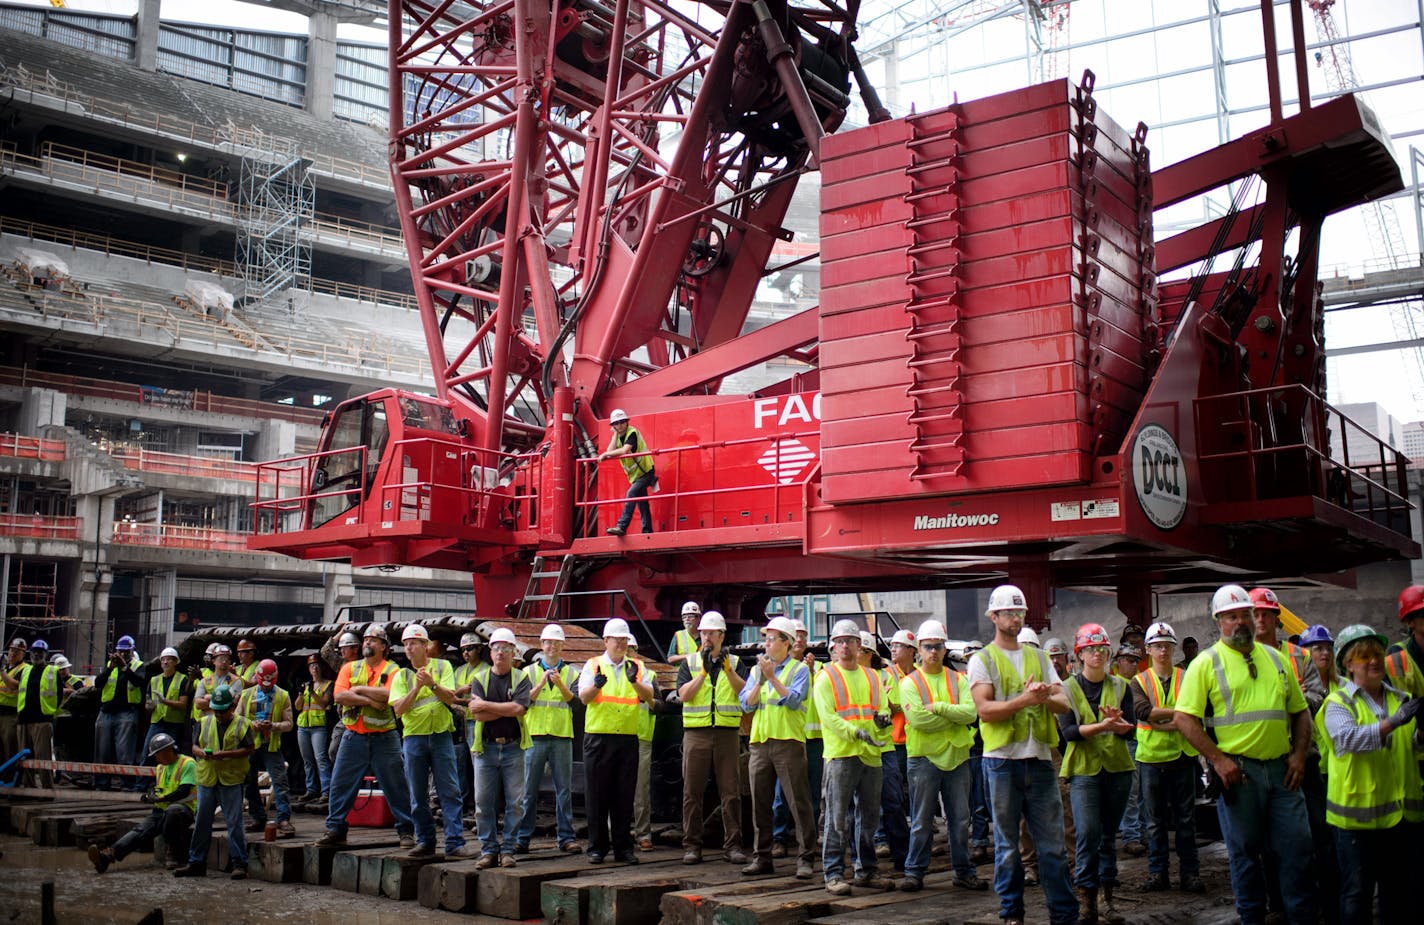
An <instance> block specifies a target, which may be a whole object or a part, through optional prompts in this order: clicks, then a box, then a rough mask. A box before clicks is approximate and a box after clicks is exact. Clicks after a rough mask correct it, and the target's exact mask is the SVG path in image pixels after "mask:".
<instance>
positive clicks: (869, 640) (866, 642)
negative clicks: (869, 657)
mask: <svg viewBox="0 0 1424 925" xmlns="http://www.w3.org/2000/svg"><path fill="white" fill-rule="evenodd" d="M859 635H860V647H861V648H862V649H874V648H875V636H874V635H873V634H872V633H870V632H869V631H868V630H861V631H860V634H859Z"/></svg>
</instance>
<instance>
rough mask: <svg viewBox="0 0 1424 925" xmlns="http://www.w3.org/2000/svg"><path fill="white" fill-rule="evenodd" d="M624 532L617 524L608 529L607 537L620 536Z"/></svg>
mask: <svg viewBox="0 0 1424 925" xmlns="http://www.w3.org/2000/svg"><path fill="white" fill-rule="evenodd" d="M626 532H627V531H626V530H625V529H624V528H622V527H620V526H618V525H617V524H614V525H613V526H611V527H609V528H608V535H609V536H622V535H623V534H624V533H626Z"/></svg>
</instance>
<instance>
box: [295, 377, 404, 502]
mask: <svg viewBox="0 0 1424 925" xmlns="http://www.w3.org/2000/svg"><path fill="white" fill-rule="evenodd" d="M387 400H388V399H385V398H362V399H358V400H356V401H351V402H347V403H346V404H344V405H342V406H341V407H340V408H337V409H336V413H335V415H334V416H333V417H332V420H331V423H330V424H329V425H328V426H327V430H326V437H325V439H324V440H323V441H322V442H323V446H322V449H323V450H324V451H335V452H328V454H327V455H325V456H322V457H321V458H320V459H318V460H317V465H316V467H315V468H314V469H313V470H312V486H311V494H313V495H315V496H316V497H314V498H313V499H312V501H311V526H313V527H319V526H321V525H322V524H324V523H326V522H328V521H330V520H331V519H332V518H334V517H337V516H338V515H340V514H342V513H345V512H346V511H349V510H351V509H352V508H355V507H356V506H358V505H359V504H360V503H361V502H362V501H363V500H365V499H366V498H367V497H368V496H369V495H370V493H371V486H372V484H374V482H375V479H376V473H377V471H378V470H379V469H380V467H381V453H382V452H384V451H385V448H386V443H387V441H388V440H389V438H390V427H389V425H388V424H387V421H386V401H387ZM363 449H364V450H365V452H364V453H363V452H362V450H363ZM363 461H364V463H365V471H364V472H363V471H362V463H363Z"/></svg>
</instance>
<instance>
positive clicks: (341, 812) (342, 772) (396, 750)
mask: <svg viewBox="0 0 1424 925" xmlns="http://www.w3.org/2000/svg"><path fill="white" fill-rule="evenodd" d="M367 771H374V772H375V775H376V782H377V783H379V784H380V785H381V791H382V792H383V793H384V794H385V795H386V805H387V806H389V807H390V810H391V815H392V816H395V817H396V831H397V832H398V833H400V834H401V835H410V834H413V833H414V832H415V821H414V820H413V819H411V817H410V786H409V785H408V784H407V783H406V779H405V765H404V763H403V762H402V760H401V750H400V734H399V733H397V732H372V733H366V734H364V735H363V734H358V733H355V732H350V731H349V730H348V731H347V734H346V736H345V737H344V738H343V739H342V740H341V748H339V749H338V750H337V752H336V765H335V766H334V767H332V769H331V792H330V793H328V794H327V797H328V803H327V811H326V830H327V831H328V832H333V833H335V834H337V835H345V834H346V828H347V826H346V814H347V813H349V812H351V807H353V806H355V805H356V796H357V794H359V793H360V792H361V781H362V780H363V779H364V778H365V777H366V772H367Z"/></svg>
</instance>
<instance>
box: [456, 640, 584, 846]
mask: <svg viewBox="0 0 1424 925" xmlns="http://www.w3.org/2000/svg"><path fill="white" fill-rule="evenodd" d="M565 641H566V640H565V636H564V628H563V627H562V626H560V625H559V624H557V623H550V624H549V625H548V626H545V627H544V629H543V630H542V631H541V632H540V633H539V648H540V649H541V650H542V651H541V652H540V654H539V657H538V658H536V659H534V661H533V663H532V664H530V665H529V667H527V668H526V669H524V672H525V674H527V675H528V676H529V688H530V691H531V694H530V701H529V712H528V713H527V714H525V723H526V725H527V727H528V729H529V739H530V743H529V750H528V751H526V752H525V753H524V819H523V821H521V822H520V823H519V844H518V845H516V846H515V850H516V851H517V852H518V853H520V854H523V853H524V852H525V851H528V850H529V839H531V838H533V837H534V822H535V819H536V817H537V815H538V809H539V788H540V786H542V784H543V783H544V769H545V768H546V767H547V768H548V769H549V772H550V773H551V774H553V776H554V820H555V823H556V831H557V833H558V836H559V850H560V851H568V852H575V851H578V850H579V846H578V842H577V841H576V840H575V836H574V712H573V703H572V702H573V699H574V688H575V687H576V686H578V671H577V670H576V669H575V668H574V666H572V665H570V664H569V663H568V662H566V661H564V642H565ZM472 738H473V736H472Z"/></svg>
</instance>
